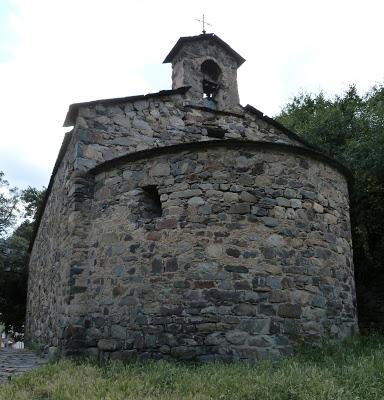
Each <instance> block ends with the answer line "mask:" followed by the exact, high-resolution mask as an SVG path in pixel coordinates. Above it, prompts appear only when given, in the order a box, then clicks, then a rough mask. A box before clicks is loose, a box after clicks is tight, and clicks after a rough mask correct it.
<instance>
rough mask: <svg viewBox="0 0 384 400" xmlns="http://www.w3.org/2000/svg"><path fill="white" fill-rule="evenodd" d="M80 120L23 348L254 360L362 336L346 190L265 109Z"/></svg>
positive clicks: (154, 111) (123, 113)
mask: <svg viewBox="0 0 384 400" xmlns="http://www.w3.org/2000/svg"><path fill="white" fill-rule="evenodd" d="M185 100H186V96H184V95H183V94H182V93H181V94H180V93H174V94H170V95H166V96H165V95H164V96H161V97H159V96H155V97H153V98H146V99H139V100H132V101H120V102H119V101H113V102H108V101H107V102H104V103H103V102H96V103H93V104H87V105H80V106H78V109H77V112H78V113H77V115H76V118H75V128H74V131H73V133H72V134H71V140H70V142H69V144H68V146H67V147H66V149H64V150H65V151H64V150H63V152H64V153H63V157H62V158H60V157H59V162H58V165H57V168H55V172H54V175H53V177H52V180H51V184H50V188H51V189H50V194H49V197H48V201H47V202H46V206H45V209H44V214H43V216H42V218H41V221H40V225H39V229H38V232H37V235H36V238H35V242H34V246H33V250H32V254H31V262H30V278H29V294H28V318H27V323H26V331H27V336H28V338H29V339H30V340H33V341H37V342H39V343H40V344H42V345H45V346H46V345H48V346H59V347H60V348H61V349H63V350H64V352H65V353H66V354H84V353H86V354H89V353H91V354H99V353H100V354H101V355H102V356H103V357H109V356H111V357H116V358H119V357H120V358H124V357H130V356H132V354H139V355H140V356H141V357H147V356H151V357H173V356H175V357H181V358H185V359H190V358H198V359H200V360H215V359H222V360H228V359H241V358H251V359H260V358H263V357H267V356H275V355H279V354H286V353H290V352H291V351H292V346H293V344H294V343H296V342H297V340H299V339H300V340H301V339H303V338H304V339H308V340H311V341H312V340H314V339H318V338H320V337H322V336H325V335H331V336H334V337H344V336H346V335H348V334H351V333H352V332H354V330H355V329H356V315H355V305H354V301H355V294H354V283H353V265H352V258H351V257H352V256H351V239H350V226H349V212H348V189H347V183H346V179H345V177H344V175H342V174H341V173H340V172H339V170H338V169H337V168H335V167H332V166H331V165H335V163H333V164H332V162H330V161H329V160H327V159H326V158H325V157H321V156H319V155H318V154H316V153H315V152H313V151H312V150H308V148H307V147H306V145H305V143H303V141H301V140H300V139H299V138H297V137H296V136H295V135H294V134H288V133H287V132H285V131H284V130H283V129H279V128H278V127H277V126H276V125H274V124H272V123H269V122H268V121H267V119H266V118H263V117H262V115H261V114H260V113H258V112H257V110H251V109H250V108H245V109H242V111H241V112H238V113H229V112H219V111H212V110H208V109H205V108H201V107H195V106H191V105H190V104H188V102H186V101H185Z"/></svg>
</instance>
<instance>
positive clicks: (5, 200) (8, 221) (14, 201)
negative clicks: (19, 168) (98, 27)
mask: <svg viewBox="0 0 384 400" xmlns="http://www.w3.org/2000/svg"><path fill="white" fill-rule="evenodd" d="M19 201H20V192H19V190H18V189H17V188H12V187H10V186H9V183H8V181H7V180H5V179H4V172H2V171H0V239H2V238H4V236H5V235H6V234H7V231H8V229H9V228H11V227H12V226H13V225H14V224H15V222H16V218H17V215H18V211H19V209H18V206H19Z"/></svg>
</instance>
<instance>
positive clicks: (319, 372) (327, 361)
mask: <svg viewBox="0 0 384 400" xmlns="http://www.w3.org/2000/svg"><path fill="white" fill-rule="evenodd" d="M383 398H384V336H380V335H371V336H365V337H364V336H357V337H354V338H352V339H348V340H346V341H344V342H342V343H339V344H325V345H323V346H321V347H320V348H318V349H302V350H301V351H300V352H299V353H298V354H297V355H296V356H294V357H291V358H289V359H285V360H280V361H277V362H276V361H274V362H272V361H270V362H262V363H259V364H257V365H251V364H246V363H233V364H221V363H217V364H207V365H202V364H199V365H193V364H183V363H176V362H173V363H172V362H165V361H151V362H146V363H137V362H133V363H130V364H125V365H124V364H121V363H119V362H113V363H109V364H107V365H104V366H98V365H96V364H93V363H90V362H82V363H80V364H79V363H75V362H73V361H70V360H61V361H59V362H57V363H54V364H49V365H45V366H43V367H42V368H40V369H38V370H33V371H31V372H29V373H27V374H25V375H23V376H21V377H18V378H15V379H14V380H13V381H12V382H10V383H8V384H4V385H2V386H0V399H7V400H10V399H12V400H26V399H28V400H34V399H35V400H43V399H50V400H51V399H52V400H67V399H68V400H69V399H70V400H72V399H76V400H83V399H84V400H85V399H86V400H93V399H103V400H112V399H113V400H119V399H124V400H130V399H151V400H152V399H160V400H174V399H183V400H189V399H204V400H208V399H218V400H219V399H220V400H224V399H225V400H226V399H230V400H235V399H241V400H251V399H255V400H256V399H257V400H270V399H279V400H280V399H281V400H320V399H321V400H325V399H327V400H350V399H354V400H363V399H370V400H380V399H383Z"/></svg>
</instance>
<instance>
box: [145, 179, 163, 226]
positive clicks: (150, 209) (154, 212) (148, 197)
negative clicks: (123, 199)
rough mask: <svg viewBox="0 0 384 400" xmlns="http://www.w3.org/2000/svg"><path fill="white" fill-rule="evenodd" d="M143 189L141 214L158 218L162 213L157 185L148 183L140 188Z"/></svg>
mask: <svg viewBox="0 0 384 400" xmlns="http://www.w3.org/2000/svg"><path fill="white" fill-rule="evenodd" d="M141 189H142V190H143V199H142V207H143V216H144V218H159V217H161V216H162V215H163V209H162V205H161V200H160V195H159V191H158V189H157V186H155V185H148V186H143V187H142V188H141Z"/></svg>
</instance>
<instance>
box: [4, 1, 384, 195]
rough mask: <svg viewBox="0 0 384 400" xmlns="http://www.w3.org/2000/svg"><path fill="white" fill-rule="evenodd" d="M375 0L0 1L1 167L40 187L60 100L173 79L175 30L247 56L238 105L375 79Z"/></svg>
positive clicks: (271, 109) (50, 159)
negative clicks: (204, 24) (210, 35)
mask: <svg viewBox="0 0 384 400" xmlns="http://www.w3.org/2000/svg"><path fill="white" fill-rule="evenodd" d="M383 11H384V2H383V1H382V0H378V1H374V0H364V1H353V0H348V1H347V0H345V1H344V0H333V1H328V0H321V1H320V0H303V1H300V0H268V1H266V0H253V1H241V0H238V1H227V0H217V1H216V0H209V1H208V0H205V1H202V0H192V1H188V2H187V1H182V0H177V1H176V0H175V1H173V0H161V1H159V0H157V1H155V0H153V1H151V0H141V1H132V0H103V1H101V0H100V1H99V0H0V139H1V141H0V170H3V171H4V172H5V174H6V177H7V178H8V180H9V181H10V182H11V184H12V185H15V186H18V187H20V188H24V187H26V186H28V185H32V186H36V187H39V188H40V187H41V186H47V185H48V181H49V177H50V174H51V171H52V168H53V165H54V162H55V160H56V157H57V153H58V151H59V148H60V144H61V141H62V139H63V135H64V132H65V131H66V130H68V128H67V129H64V128H62V124H63V121H64V118H65V115H66V112H67V109H68V106H69V104H71V103H76V102H81V101H89V100H96V99H101V98H109V97H123V96H131V95H136V94H145V93H149V92H156V91H159V90H162V89H170V87H171V67H170V65H169V64H162V61H163V59H164V57H165V56H166V55H167V54H168V52H169V50H170V49H171V48H172V47H173V45H174V44H175V43H176V41H177V39H178V38H179V37H180V36H190V35H196V34H199V33H201V26H200V24H199V23H198V22H196V21H195V18H201V16H202V14H203V12H204V13H205V14H206V17H207V20H208V21H209V22H210V23H211V24H212V27H208V29H207V30H208V32H214V33H215V34H217V35H218V36H220V38H221V39H223V40H224V41H226V42H227V43H228V44H229V45H230V46H231V47H232V48H233V49H234V50H236V51H237V52H238V53H239V54H241V55H242V56H243V57H244V58H245V59H246V60H247V61H246V63H244V64H243V65H242V66H241V67H240V69H239V74H238V80H239V92H240V101H241V104H243V105H246V104H251V105H253V106H255V107H256V108H258V109H260V110H261V111H263V112H264V113H265V114H268V115H270V116H274V115H276V114H277V113H278V112H279V111H280V110H281V108H282V107H283V106H284V104H286V103H287V102H288V101H289V99H290V98H292V97H293V96H294V95H295V94H298V92H300V91H301V90H305V91H309V92H314V93H317V92H318V91H319V90H321V89H322V90H324V91H325V92H326V93H327V94H329V95H333V94H337V93H341V92H342V91H344V90H345V89H346V88H347V87H348V85H349V84H351V83H356V85H357V87H358V89H359V90H360V91H361V92H362V93H363V92H364V91H366V90H368V89H369V88H370V87H371V86H373V85H374V84H376V83H382V82H384V51H383V36H384V35H383V15H384V13H383Z"/></svg>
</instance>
